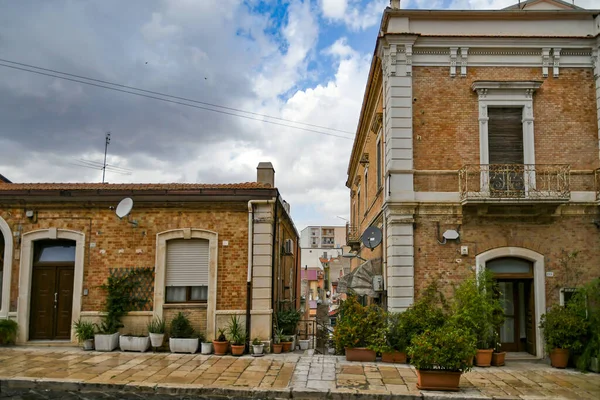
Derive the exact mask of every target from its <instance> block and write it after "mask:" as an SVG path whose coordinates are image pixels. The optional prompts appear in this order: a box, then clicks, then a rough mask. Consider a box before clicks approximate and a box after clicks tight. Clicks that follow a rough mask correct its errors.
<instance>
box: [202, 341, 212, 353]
mask: <svg viewBox="0 0 600 400" xmlns="http://www.w3.org/2000/svg"><path fill="white" fill-rule="evenodd" d="M212 349H213V345H212V342H211V341H210V340H203V341H202V343H200V353H202V354H205V355H208V354H210V353H212Z"/></svg>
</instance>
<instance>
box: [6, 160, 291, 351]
mask: <svg viewBox="0 0 600 400" xmlns="http://www.w3.org/2000/svg"><path fill="white" fill-rule="evenodd" d="M257 171H258V174H257V175H258V179H257V182H251V183H241V184H88V183H85V184H45V183H34V184H19V183H9V182H2V183H0V232H1V235H0V255H1V261H2V269H1V270H0V276H2V278H3V279H2V285H1V286H0V287H2V292H1V299H2V302H1V307H0V318H6V317H10V318H13V319H16V320H17V322H18V323H19V333H18V342H19V343H26V342H28V341H31V340H43V341H49V342H54V341H57V340H67V341H74V340H75V337H74V335H73V332H72V328H71V326H72V322H73V321H75V320H77V319H78V318H80V317H81V318H83V319H91V320H94V321H97V320H99V318H100V315H101V314H100V313H101V311H102V307H103V303H104V299H105V293H104V291H103V290H102V289H101V288H100V287H99V286H100V285H101V284H103V283H104V282H106V280H107V278H108V276H109V275H110V274H113V275H114V274H119V273H122V272H123V271H124V270H131V269H134V268H142V267H151V269H152V270H153V272H154V279H150V280H149V282H146V283H145V284H143V285H140V286H141V287H140V288H139V290H140V291H142V292H143V293H145V294H146V296H147V299H148V301H149V302H148V304H147V305H146V307H145V308H144V309H143V310H139V311H134V312H130V313H129V315H127V316H126V317H125V319H124V324H125V327H124V328H123V329H122V330H121V331H122V333H127V332H130V333H141V332H145V329H146V323H147V322H148V321H149V320H150V319H151V318H152V317H153V316H158V317H162V318H163V319H164V320H165V321H167V322H169V321H170V320H171V319H172V317H173V316H174V315H175V314H176V313H177V312H179V311H184V312H185V313H187V314H188V315H189V317H190V319H191V320H192V323H193V324H194V327H195V328H196V329H197V330H199V331H202V332H204V333H205V334H206V335H207V337H208V338H209V339H213V338H215V337H216V336H215V335H217V333H218V331H217V329H218V328H221V327H225V326H226V324H227V322H228V321H229V319H230V317H231V315H239V316H240V318H241V319H242V321H244V323H245V322H246V316H250V321H249V322H250V332H251V335H250V337H251V338H254V337H258V338H260V339H262V340H268V339H270V338H271V335H272V325H273V321H272V318H273V310H275V311H277V310H278V309H282V308H285V307H290V306H292V307H296V308H297V307H298V306H299V290H300V287H299V285H300V279H299V278H300V277H299V264H298V262H299V256H298V254H299V251H298V250H299V247H298V244H299V235H298V232H297V230H296V228H295V227H294V224H293V222H292V220H291V217H290V214H289V205H288V204H287V203H286V202H285V201H283V200H282V199H281V197H280V195H279V191H278V190H277V189H276V188H275V185H274V177H275V171H274V170H273V167H272V165H271V163H260V164H259V166H258V168H257ZM127 197H130V198H131V199H133V202H134V206H133V209H132V211H131V213H130V214H129V215H128V216H127V217H126V218H123V219H119V218H118V217H117V216H116V214H115V206H117V204H118V203H119V201H120V200H121V199H123V198H127ZM246 326H247V325H246Z"/></svg>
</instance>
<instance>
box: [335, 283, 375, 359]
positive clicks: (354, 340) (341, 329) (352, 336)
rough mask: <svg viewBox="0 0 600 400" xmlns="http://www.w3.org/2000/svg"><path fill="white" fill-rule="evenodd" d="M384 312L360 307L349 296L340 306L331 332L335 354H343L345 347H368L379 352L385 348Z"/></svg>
mask: <svg viewBox="0 0 600 400" xmlns="http://www.w3.org/2000/svg"><path fill="white" fill-rule="evenodd" d="M385 326H386V318H385V312H384V311H383V310H382V309H381V308H379V307H378V306H376V305H370V306H366V307H364V306H362V305H360V303H359V302H358V300H357V299H356V296H353V295H350V296H348V298H347V300H346V301H344V302H343V303H342V305H341V306H340V312H339V317H338V321H337V323H336V325H335V329H334V331H333V339H334V342H335V348H336V352H337V353H339V354H344V349H345V348H346V347H369V348H370V349H373V350H379V349H380V347H382V346H385V344H386V343H385V335H384V332H385Z"/></svg>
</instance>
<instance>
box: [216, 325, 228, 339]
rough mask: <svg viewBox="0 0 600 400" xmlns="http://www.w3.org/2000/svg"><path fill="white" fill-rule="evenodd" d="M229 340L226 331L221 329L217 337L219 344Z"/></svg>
mask: <svg viewBox="0 0 600 400" xmlns="http://www.w3.org/2000/svg"><path fill="white" fill-rule="evenodd" d="M226 341H227V338H226V337H225V329H223V328H219V336H218V337H217V342H226Z"/></svg>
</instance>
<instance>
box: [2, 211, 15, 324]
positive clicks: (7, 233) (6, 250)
mask: <svg viewBox="0 0 600 400" xmlns="http://www.w3.org/2000/svg"><path fill="white" fill-rule="evenodd" d="M12 258H13V237H12V232H11V230H10V227H9V226H8V224H7V223H6V221H5V220H4V219H3V218H2V217H0V318H7V317H8V312H9V308H10V275H11V268H12Z"/></svg>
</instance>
